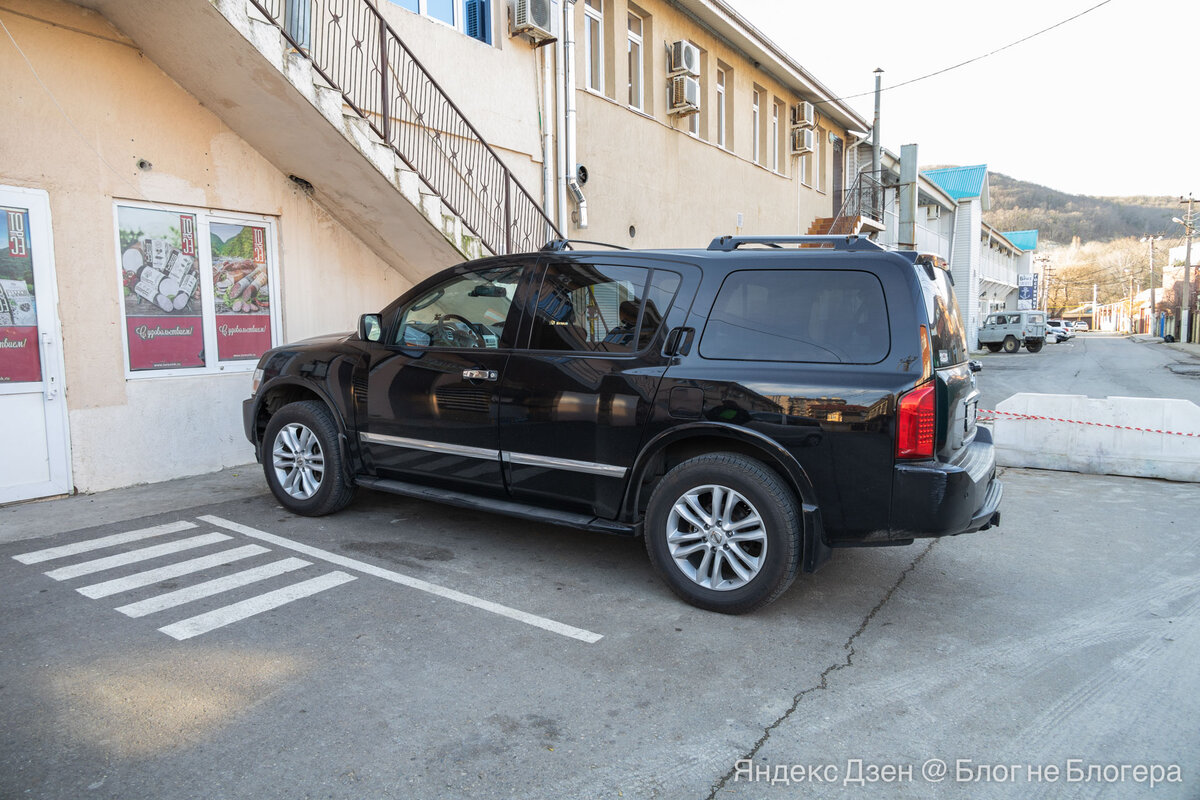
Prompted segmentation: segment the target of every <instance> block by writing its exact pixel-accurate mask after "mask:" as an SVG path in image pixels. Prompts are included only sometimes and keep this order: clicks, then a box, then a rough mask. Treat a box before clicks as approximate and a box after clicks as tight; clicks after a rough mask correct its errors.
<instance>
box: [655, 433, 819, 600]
mask: <svg viewBox="0 0 1200 800" xmlns="http://www.w3.org/2000/svg"><path fill="white" fill-rule="evenodd" d="M800 534H801V522H800V516H799V514H798V513H797V510H796V499H795V495H794V494H793V493H792V491H791V489H790V488H788V486H787V485H786V484H785V483H784V482H783V480H782V479H781V478H780V477H779V475H777V474H776V473H775V472H773V471H772V470H770V469H768V468H767V467H766V466H765V465H764V464H762V462H759V461H756V460H755V459H752V458H748V457H746V456H742V455H738V454H736V453H709V454H707V455H703V456H697V457H696V458H692V459H689V460H687V461H685V462H683V463H682V464H680V465H679V466H677V467H675V468H674V469H672V470H671V471H670V472H668V473H667V475H666V477H664V478H663V479H662V480H661V481H660V482H659V484H658V486H657V487H655V489H654V493H653V495H651V497H650V506H649V508H648V509H647V514H646V528H645V535H646V552H647V553H648V554H649V556H650V561H651V563H652V564H653V565H654V568H655V569H656V570H657V571H658V573H659V575H661V576H662V578H663V579H664V580H665V581H666V582H667V585H668V586H670V587H671V590H672V591H673V592H675V594H677V595H679V596H680V597H681V598H683V599H684V600H686V601H687V602H689V603H691V604H692V605H694V606H698V607H700V608H704V609H707V610H709V611H719V612H721V613H725V614H744V613H746V612H748V611H753V610H754V609H756V608H759V607H760V606H763V605H766V604H767V603H769V602H771V601H772V600H774V599H775V598H776V597H778V596H779V595H780V594H781V593H782V592H783V590H784V589H786V588H787V587H788V586H789V585H791V583H792V581H793V580H794V579H795V577H796V569H797V567H798V565H799V563H800V551H801V540H800Z"/></svg>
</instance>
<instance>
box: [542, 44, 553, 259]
mask: <svg viewBox="0 0 1200 800" xmlns="http://www.w3.org/2000/svg"><path fill="white" fill-rule="evenodd" d="M538 49H539V50H541V55H542V108H541V114H542V126H541V127H542V198H543V200H542V204H543V209H542V210H543V211H544V212H545V214H546V219H556V217H555V209H554V172H552V170H553V169H554V167H552V166H551V163H552V162H553V161H554V157H553V154H552V153H551V148H552V147H554V131H555V130H556V129H557V128H558V115H557V114H555V115H553V116H552V115H551V114H550V93H551V91H552V90H553V89H554V79H553V77H552V76H551V74H550V54H549V53H548V52H547V50H548V49H549V48H546V47H541V48H538ZM551 120H554V125H553V127H551V124H550V121H551ZM551 238H553V234H552V233H551V232H550V231H546V241H549V240H550V239H551Z"/></svg>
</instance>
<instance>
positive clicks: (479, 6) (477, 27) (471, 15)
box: [466, 0, 492, 44]
mask: <svg viewBox="0 0 1200 800" xmlns="http://www.w3.org/2000/svg"><path fill="white" fill-rule="evenodd" d="M490 11H491V2H490V0H467V2H466V16H467V20H466V23H467V24H466V31H467V36H470V37H471V38H472V39H478V40H479V41H481V42H486V43H488V44H491V43H492V36H491V31H490V30H488V28H489V27H490V26H489V25H488V22H489V21H490V20H491V14H490V13H489V12H490Z"/></svg>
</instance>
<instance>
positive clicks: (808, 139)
mask: <svg viewBox="0 0 1200 800" xmlns="http://www.w3.org/2000/svg"><path fill="white" fill-rule="evenodd" d="M816 138H817V137H816V135H815V134H813V131H812V128H792V155H794V156H802V155H806V154H807V153H811V152H812V151H813V145H814V144H815V140H816Z"/></svg>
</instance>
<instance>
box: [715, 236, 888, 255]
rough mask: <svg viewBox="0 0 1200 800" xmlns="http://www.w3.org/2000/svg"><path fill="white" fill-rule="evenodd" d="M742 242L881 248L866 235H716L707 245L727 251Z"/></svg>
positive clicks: (839, 247)
mask: <svg viewBox="0 0 1200 800" xmlns="http://www.w3.org/2000/svg"><path fill="white" fill-rule="evenodd" d="M744 244H760V245H763V246H765V247H779V246H780V245H784V244H798V245H816V244H820V245H833V247H834V249H835V250H883V248H882V247H880V246H879V245H878V244H876V243H875V242H873V241H871V240H870V239H868V238H867V237H866V236H859V235H853V236H718V237H717V238H716V239H713V240H712V243H711V244H710V245H709V246H708V249H709V250H718V251H721V252H725V253H729V252H732V251H734V250H737V249H738V248H739V247H741V246H742V245H744Z"/></svg>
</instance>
